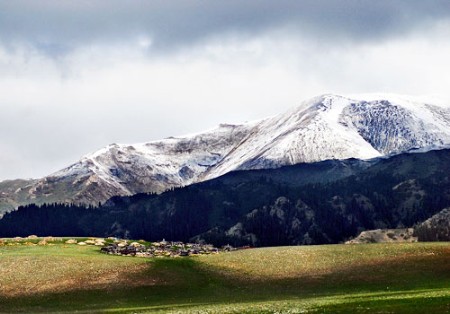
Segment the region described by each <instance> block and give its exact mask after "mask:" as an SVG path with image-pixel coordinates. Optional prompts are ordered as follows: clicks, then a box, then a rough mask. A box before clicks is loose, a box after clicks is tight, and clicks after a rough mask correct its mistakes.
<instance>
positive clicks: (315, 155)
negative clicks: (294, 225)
mask: <svg viewBox="0 0 450 314" xmlns="http://www.w3.org/2000/svg"><path fill="white" fill-rule="evenodd" d="M449 143H450V110H449V109H446V108H443V107H439V106H436V105H432V104H429V103H423V102H417V101H413V100H411V99H407V98H404V97H398V96H392V95H391V96H389V95H379V96H370V97H369V96H364V97H359V98H358V97H356V98H348V97H343V96H337V95H322V96H319V97H316V98H313V99H310V100H307V101H305V102H303V103H302V104H301V105H300V106H298V107H296V108H294V109H292V110H290V111H288V112H286V113H283V114H280V115H276V116H273V117H270V118H267V119H263V120H260V121H256V122H250V123H246V124H242V125H229V124H223V125H220V126H219V127H218V128H217V129H214V130H210V131H207V132H204V133H198V134H195V135H189V136H184V137H172V138H167V139H164V140H160V141H154V142H148V143H142V144H134V145H123V144H112V145H109V146H107V147H105V148H103V149H101V150H99V151H97V152H94V153H92V154H89V155H86V156H85V157H83V158H82V159H81V160H80V161H78V162H76V163H75V164H73V165H70V166H69V167H67V168H65V169H62V170H61V171H58V172H56V173H53V174H51V175H49V176H46V177H44V178H42V179H38V180H30V181H8V182H2V183H0V215H1V214H2V212H5V211H7V210H11V209H13V208H14V207H15V206H17V205H20V204H27V203H37V204H42V203H44V202H46V203H51V202H65V203H72V202H73V203H89V204H98V203H99V202H104V201H106V200H107V199H109V198H110V197H111V196H114V195H132V194H136V193H142V192H157V193H159V192H162V191H165V190H167V189H169V188H172V187H178V186H185V185H189V184H192V183H195V182H200V181H204V180H208V179H212V178H216V177H218V176H221V175H223V174H225V173H228V172H230V171H234V170H248V169H267V168H277V167H280V166H283V165H293V164H297V163H304V162H317V161H322V160H329V159H347V158H357V159H370V158H375V157H382V156H387V155H392V154H398V153H401V152H405V151H408V150H411V149H418V148H425V149H431V148H435V147H441V146H444V145H446V144H449Z"/></svg>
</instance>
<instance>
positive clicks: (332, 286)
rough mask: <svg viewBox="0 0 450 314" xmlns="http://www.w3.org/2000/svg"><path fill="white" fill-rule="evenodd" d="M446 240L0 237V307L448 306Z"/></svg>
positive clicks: (298, 309)
mask: <svg viewBox="0 0 450 314" xmlns="http://www.w3.org/2000/svg"><path fill="white" fill-rule="evenodd" d="M449 261H450V243H399V244H397V243H393V244H361V245H323V246H298V247H277V248H260V249H248V250H241V251H235V252H229V253H220V254H215V255H207V256H197V257H177V258H153V259H146V258H137V257H122V256H111V255H106V254H101V253H100V249H99V247H95V246H78V245H67V244H64V242H55V243H53V244H52V245H46V246H31V245H29V246H26V245H17V246H16V245H4V246H0V312H2V313H12V312H24V313H35V312H46V313H47V312H77V313H92V312H102V313H104V312H113V313H147V312H162V313H164V312H170V313H178V312H179V313H186V312H187V313H350V312H352V313H450V263H449Z"/></svg>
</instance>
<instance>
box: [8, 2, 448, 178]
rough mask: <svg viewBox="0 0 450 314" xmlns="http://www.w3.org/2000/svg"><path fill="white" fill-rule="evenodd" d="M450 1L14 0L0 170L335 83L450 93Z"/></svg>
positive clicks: (16, 173) (278, 104)
mask: <svg viewBox="0 0 450 314" xmlns="http://www.w3.org/2000/svg"><path fill="white" fill-rule="evenodd" d="M449 56H450V1H448V0H442V1H423V0H416V1H414V0H404V1H402V0H384V1H383V0H377V1H373V0H372V1H363V0H358V1H357V0H339V1H338V0H336V1H333V0H328V1H320V0H311V1H300V0H292V1H283V0H277V1H272V0H271V1H268V0H267V1H265V0H258V1H257V0H245V1H242V0H226V1H219V0H211V1H207V0H179V1H174V0H171V1H167V0H161V1H119V0H116V1H114V0H105V1H83V0H77V1H62V0H54V1H49V0H47V1H46V0H40V1H33V0H29V1H20V0H14V1H9V0H0V108H1V113H0V180H3V179H13V178H19V177H21V178H28V177H41V176H44V175H47V174H49V173H51V172H54V171H57V170H59V169H61V168H63V167H65V166H68V165H69V164H71V163H73V162H75V161H77V160H78V159H79V158H80V157H81V156H82V155H85V154H87V153H89V152H92V151H95V150H97V149H99V148H101V147H103V146H105V145H107V144H110V143H113V142H118V143H136V142H146V141H150V140H155V139H160V138H164V137H168V136H175V135H180V134H184V133H190V132H197V131H201V130H204V129H209V128H212V127H214V126H215V125H217V124H219V123H221V122H232V123H239V122H244V121H246V120H255V119H259V118H263V117H265V116H269V115H273V114H276V113H281V112H283V111H285V110H287V109H288V108H290V107H293V106H295V105H298V104H299V103H300V102H301V101H302V100H304V99H307V98H309V97H312V96H315V95H318V94H323V93H329V92H332V93H337V94H349V93H372V92H389V93H399V94H411V95H436V96H438V97H440V98H441V99H444V100H447V101H448V100H450V88H449V87H450V57H449Z"/></svg>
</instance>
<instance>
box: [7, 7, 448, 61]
mask: <svg viewBox="0 0 450 314" xmlns="http://www.w3.org/2000/svg"><path fill="white" fill-rule="evenodd" d="M449 17H450V1H448V0H434V1H422V0H395V1H392V0H377V1H362V0H339V1H338V0H304V1H299V0H290V1H287V0H277V1H272V0H246V1H242V0H227V1H203V0H178V1H177V0H172V1H167V0H154V1H143V0H137V1H121V0H104V1H86V0H84V1H83V0H79V1H61V0H41V1H24V0H14V1H8V0H4V1H0V40H1V41H2V42H3V44H4V45H10V46H11V47H13V46H14V44H16V43H17V42H19V43H20V42H25V43H28V44H32V45H33V46H35V47H36V48H37V49H39V50H40V51H43V52H45V53H46V54H48V55H50V56H58V55H63V54H65V53H67V52H68V51H70V50H71V49H73V48H76V47H79V46H85V45H90V44H92V43H99V42H102V41H104V42H107V43H110V42H111V41H113V42H114V41H119V42H123V41H127V40H129V39H133V38H135V37H137V36H148V37H150V38H151V39H152V41H153V48H154V49H164V48H173V47H179V46H183V45H185V44H189V43H192V42H195V41H198V40H202V39H205V38H209V37H213V36H215V35H218V34H223V33H227V32H229V33H233V32H236V33H239V34H240V35H246V34H247V35H254V34H258V33H261V32H264V31H267V30H268V29H274V28H279V27H289V28H290V29H291V30H292V31H293V32H294V33H299V34H301V35H302V36H310V37H317V38H318V39H319V40H335V39H337V40H343V39H344V40H353V41H370V40H378V39H380V38H385V37H391V36H398V35H401V34H405V33H408V32H410V31H413V30H416V29H420V28H421V27H423V26H424V25H426V24H427V23H433V22H436V21H439V20H441V19H447V18H449Z"/></svg>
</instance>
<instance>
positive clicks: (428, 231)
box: [414, 208, 450, 241]
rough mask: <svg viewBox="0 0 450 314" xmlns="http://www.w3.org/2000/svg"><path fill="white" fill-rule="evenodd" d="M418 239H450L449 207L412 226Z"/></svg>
mask: <svg viewBox="0 0 450 314" xmlns="http://www.w3.org/2000/svg"><path fill="white" fill-rule="evenodd" d="M414 235H416V236H417V237H418V238H419V241H450V208H445V209H443V210H442V211H440V212H439V213H437V214H436V215H434V216H432V217H431V218H429V219H427V220H425V221H424V222H422V223H421V224H418V225H417V226H415V228H414Z"/></svg>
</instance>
